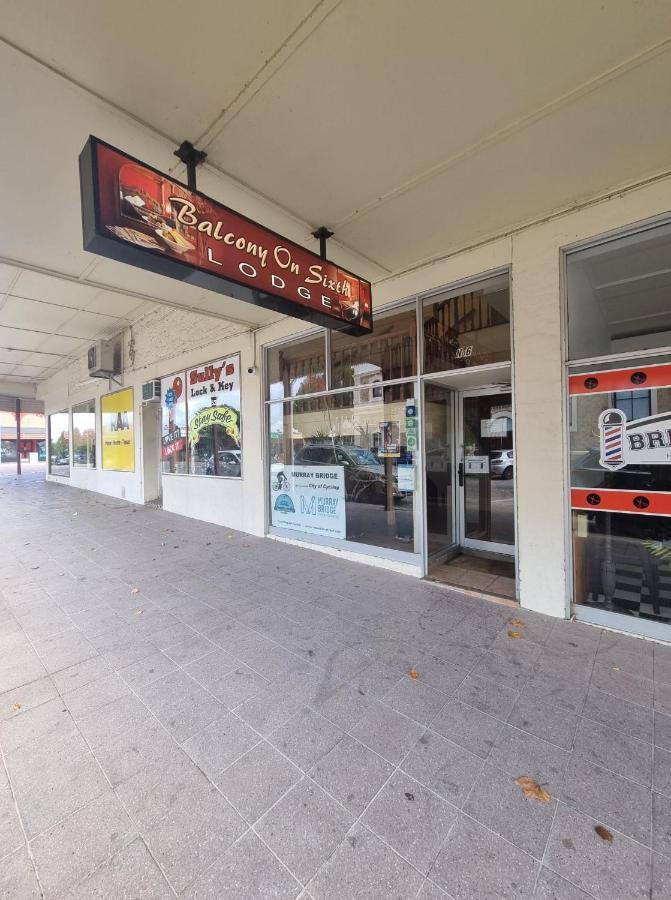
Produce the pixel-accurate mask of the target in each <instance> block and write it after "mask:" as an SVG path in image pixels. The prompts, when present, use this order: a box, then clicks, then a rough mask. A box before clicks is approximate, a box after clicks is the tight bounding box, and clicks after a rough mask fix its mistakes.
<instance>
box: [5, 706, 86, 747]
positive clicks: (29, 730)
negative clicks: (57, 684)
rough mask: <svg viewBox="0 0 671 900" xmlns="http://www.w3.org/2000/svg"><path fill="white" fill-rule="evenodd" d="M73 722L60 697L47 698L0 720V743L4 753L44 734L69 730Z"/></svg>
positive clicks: (72, 728)
mask: <svg viewBox="0 0 671 900" xmlns="http://www.w3.org/2000/svg"><path fill="white" fill-rule="evenodd" d="M74 728H75V723H74V722H73V720H72V716H71V715H70V712H69V711H68V709H67V707H66V706H65V704H64V703H63V701H62V700H61V698H60V697H57V698H56V699H55V700H47V701H46V703H42V704H41V705H40V706H34V707H33V708H32V709H28V710H26V711H25V712H23V711H20V712H19V713H18V714H17V715H15V716H13V717H12V718H11V719H5V720H4V721H3V722H0V745H1V746H2V749H3V750H4V752H5V753H6V754H10V753H13V752H14V751H15V750H17V749H18V748H19V747H21V746H23V745H24V744H27V743H30V742H32V741H36V740H39V739H40V738H44V737H45V736H46V735H50V734H54V733H59V732H63V733H65V732H70V731H73V730H74Z"/></svg>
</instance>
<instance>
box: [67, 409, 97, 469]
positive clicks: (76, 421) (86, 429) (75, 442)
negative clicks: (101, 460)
mask: <svg viewBox="0 0 671 900" xmlns="http://www.w3.org/2000/svg"><path fill="white" fill-rule="evenodd" d="M72 465H73V466H75V468H77V467H82V468H86V469H95V467H96V402H95V400H89V402H88V403H80V404H78V405H77V406H73V407H72Z"/></svg>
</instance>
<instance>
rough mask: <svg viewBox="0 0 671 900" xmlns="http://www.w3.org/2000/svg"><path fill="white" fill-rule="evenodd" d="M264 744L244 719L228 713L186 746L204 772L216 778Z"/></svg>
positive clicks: (199, 733)
mask: <svg viewBox="0 0 671 900" xmlns="http://www.w3.org/2000/svg"><path fill="white" fill-rule="evenodd" d="M260 740H261V738H260V737H259V735H258V734H257V733H256V732H255V731H253V730H252V729H251V728H250V727H249V726H248V725H246V724H245V723H244V722H243V721H242V719H239V718H238V717H237V716H236V715H234V713H228V714H227V715H225V716H223V717H222V718H221V719H217V721H216V722H213V723H212V724H211V725H208V727H207V728H204V729H203V730H202V731H199V732H198V734H196V735H194V736H193V737H192V738H189V740H188V741H185V743H184V744H183V745H182V746H183V748H184V750H186V752H187V753H188V754H189V756H190V757H191V759H192V760H193V761H194V762H195V763H196V764H197V765H198V766H199V767H200V768H201V769H202V770H203V772H205V774H206V775H207V776H208V777H209V778H214V777H215V776H217V775H219V773H220V772H222V771H223V770H224V769H225V768H226V767H227V766H229V765H230V764H231V763H232V762H233V761H234V760H236V759H237V758H238V757H239V756H242V754H243V753H246V752H247V750H250V749H251V748H252V747H253V746H254V745H255V744H258V742H259V741H260Z"/></svg>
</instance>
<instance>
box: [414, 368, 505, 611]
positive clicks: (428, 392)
mask: <svg viewBox="0 0 671 900" xmlns="http://www.w3.org/2000/svg"><path fill="white" fill-rule="evenodd" d="M424 387H425V393H424V421H425V471H426V485H425V497H426V535H427V548H428V573H429V577H430V578H432V579H435V580H438V581H441V582H444V583H446V584H453V585H458V586H459V587H463V588H468V589H471V590H474V591H479V592H484V593H491V594H496V595H498V596H501V597H506V598H508V599H514V597H515V593H516V592H515V478H514V475H515V447H514V437H513V406H512V393H511V390H510V385H507V384H505V385H496V386H491V385H490V386H483V387H473V388H468V387H466V386H462V385H455V386H454V387H451V386H449V380H448V379H446V380H445V381H444V382H443V383H441V384H438V383H436V382H432V383H426V384H425V386H424Z"/></svg>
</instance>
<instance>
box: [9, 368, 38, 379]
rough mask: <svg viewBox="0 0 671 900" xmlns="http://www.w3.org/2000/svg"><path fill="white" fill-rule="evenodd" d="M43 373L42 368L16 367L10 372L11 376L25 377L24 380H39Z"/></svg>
mask: <svg viewBox="0 0 671 900" xmlns="http://www.w3.org/2000/svg"><path fill="white" fill-rule="evenodd" d="M43 372H44V366H16V367H15V368H14V369H13V370H12V374H14V375H25V376H26V378H39V377H40V376H41V375H42V374H43ZM6 374H8V373H6Z"/></svg>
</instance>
